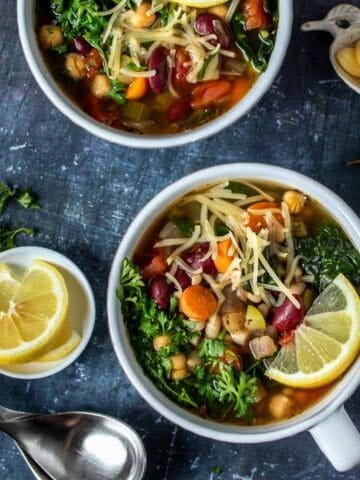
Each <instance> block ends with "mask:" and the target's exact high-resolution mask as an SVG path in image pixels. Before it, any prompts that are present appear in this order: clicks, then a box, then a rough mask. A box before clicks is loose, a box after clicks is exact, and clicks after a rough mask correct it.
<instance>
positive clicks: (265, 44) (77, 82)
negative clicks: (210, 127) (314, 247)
mask: <svg viewBox="0 0 360 480" xmlns="http://www.w3.org/2000/svg"><path fill="white" fill-rule="evenodd" d="M277 23H278V4H277V0H230V1H226V0H225V1H224V0H175V1H170V2H168V1H166V2H162V1H161V0H152V1H151V0H51V1H50V0H48V1H46V0H45V1H39V2H38V4H37V32H38V41H39V45H40V48H41V49H42V51H43V53H44V56H45V59H46V61H47V64H48V66H49V68H50V70H51V71H52V73H53V75H54V77H55V78H56V79H57V80H58V82H59V84H60V85H61V87H62V88H63V89H64V90H65V92H66V93H67V94H68V95H69V96H70V97H71V98H72V99H73V100H74V101H75V102H76V103H77V104H78V105H79V106H80V107H81V108H82V109H83V110H84V111H85V112H87V113H88V114H89V115H90V116H92V117H93V118H94V119H95V120H97V121H99V122H101V123H105V124H107V125H111V126H113V127H115V128H119V129H122V130H127V131H130V132H137V133H151V134H166V133H177V132H181V131H185V130H189V129H192V128H195V127H197V126H200V125H202V124H204V123H206V122H208V121H210V120H212V119H214V118H215V117H217V116H219V115H221V114H222V113H223V112H225V111H227V110H229V109H230V108H231V107H233V106H234V105H235V104H236V103H237V102H239V101H240V100H241V99H242V98H243V97H244V96H245V95H246V94H247V92H248V91H249V90H250V89H251V88H252V86H253V84H254V83H255V82H256V80H257V78H258V77H259V75H261V73H262V72H264V71H265V70H266V68H267V65H268V61H269V58H270V55H271V52H272V50H273V48H274V43H275V38H276V30H277Z"/></svg>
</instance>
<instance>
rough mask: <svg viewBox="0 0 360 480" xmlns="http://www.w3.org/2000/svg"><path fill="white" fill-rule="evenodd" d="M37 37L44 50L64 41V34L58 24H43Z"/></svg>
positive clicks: (57, 45)
mask: <svg viewBox="0 0 360 480" xmlns="http://www.w3.org/2000/svg"><path fill="white" fill-rule="evenodd" d="M39 39H40V43H41V46H42V47H43V48H44V49H45V50H49V49H50V48H56V47H59V46H60V45H61V44H62V43H63V41H64V35H63V33H62V31H61V28H60V27H59V26H58V25H43V26H42V27H41V28H40V33H39Z"/></svg>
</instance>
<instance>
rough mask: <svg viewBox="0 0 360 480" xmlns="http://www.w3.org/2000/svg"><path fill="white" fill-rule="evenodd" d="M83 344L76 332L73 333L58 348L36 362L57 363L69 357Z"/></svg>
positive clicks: (52, 349)
mask: <svg viewBox="0 0 360 480" xmlns="http://www.w3.org/2000/svg"><path fill="white" fill-rule="evenodd" d="M80 342H81V337H80V336H79V334H77V333H76V332H74V331H72V332H71V334H70V336H69V338H68V339H67V340H66V341H65V342H64V343H62V344H60V345H58V346H57V347H54V348H51V349H49V351H47V352H46V353H43V354H42V355H41V356H40V357H38V358H36V359H35V362H57V361H58V360H62V359H63V358H65V357H66V356H67V355H69V354H70V353H71V352H72V351H73V350H75V348H76V347H77V346H78V345H79V343H80Z"/></svg>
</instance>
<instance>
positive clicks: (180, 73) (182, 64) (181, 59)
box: [173, 47, 192, 92]
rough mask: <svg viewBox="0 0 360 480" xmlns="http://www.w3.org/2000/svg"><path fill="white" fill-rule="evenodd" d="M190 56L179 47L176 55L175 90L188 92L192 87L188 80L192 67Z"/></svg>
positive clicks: (174, 70)
mask: <svg viewBox="0 0 360 480" xmlns="http://www.w3.org/2000/svg"><path fill="white" fill-rule="evenodd" d="M190 62H191V59H190V56H189V54H188V53H187V52H186V51H185V49H184V48H183V47H179V48H178V49H177V50H176V54H175V66H174V69H173V84H174V86H175V88H178V89H180V90H182V91H186V92H188V91H189V90H190V89H191V87H192V85H191V84H190V83H189V82H188V81H187V80H186V76H187V74H188V73H189V70H190V66H191V63H190Z"/></svg>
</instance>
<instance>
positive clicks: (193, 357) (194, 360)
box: [187, 351, 201, 370]
mask: <svg viewBox="0 0 360 480" xmlns="http://www.w3.org/2000/svg"><path fill="white" fill-rule="evenodd" d="M197 365H201V358H200V357H199V355H198V354H197V352H196V351H194V352H191V353H190V356H189V358H188V359H187V366H188V368H189V370H194V368H195V367H196V366H197Z"/></svg>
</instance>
